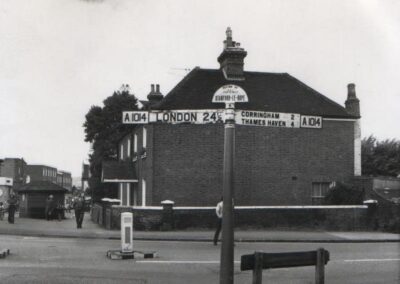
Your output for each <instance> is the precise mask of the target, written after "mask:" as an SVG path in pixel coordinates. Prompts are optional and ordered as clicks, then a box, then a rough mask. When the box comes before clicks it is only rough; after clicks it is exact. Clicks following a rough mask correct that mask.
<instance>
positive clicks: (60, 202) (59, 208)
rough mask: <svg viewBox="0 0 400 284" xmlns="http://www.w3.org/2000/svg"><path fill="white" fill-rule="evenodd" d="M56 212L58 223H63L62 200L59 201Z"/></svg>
mask: <svg viewBox="0 0 400 284" xmlns="http://www.w3.org/2000/svg"><path fill="white" fill-rule="evenodd" d="M56 210H57V217H58V221H61V220H62V219H63V216H64V205H63V202H62V200H59V201H58V203H57V209H56Z"/></svg>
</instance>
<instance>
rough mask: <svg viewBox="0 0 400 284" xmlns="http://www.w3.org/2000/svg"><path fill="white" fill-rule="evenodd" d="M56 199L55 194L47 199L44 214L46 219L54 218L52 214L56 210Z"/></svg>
mask: <svg viewBox="0 0 400 284" xmlns="http://www.w3.org/2000/svg"><path fill="white" fill-rule="evenodd" d="M54 207H55V206H54V199H53V195H51V194H50V195H49V196H48V197H47V199H46V206H45V208H44V214H45V217H46V220H47V221H49V220H51V219H52V215H53V212H54Z"/></svg>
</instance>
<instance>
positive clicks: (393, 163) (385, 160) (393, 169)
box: [361, 135, 400, 177]
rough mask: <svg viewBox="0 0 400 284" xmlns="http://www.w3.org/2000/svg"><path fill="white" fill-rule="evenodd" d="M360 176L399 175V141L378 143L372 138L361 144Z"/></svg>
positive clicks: (365, 139)
mask: <svg viewBox="0 0 400 284" xmlns="http://www.w3.org/2000/svg"><path fill="white" fill-rule="evenodd" d="M361 157H362V174H363V175H368V176H393V177H396V176H398V175H399V174H400V141H399V140H396V139H391V140H389V139H386V140H383V141H378V140H377V139H376V138H375V137H374V136H372V135H371V136H369V137H367V138H364V139H363V140H362V142H361Z"/></svg>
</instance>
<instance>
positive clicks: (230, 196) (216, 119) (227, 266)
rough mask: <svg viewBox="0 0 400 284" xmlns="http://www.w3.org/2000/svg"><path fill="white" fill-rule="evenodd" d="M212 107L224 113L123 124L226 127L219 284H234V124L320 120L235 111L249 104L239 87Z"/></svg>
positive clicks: (168, 113) (177, 114)
mask: <svg viewBox="0 0 400 284" xmlns="http://www.w3.org/2000/svg"><path fill="white" fill-rule="evenodd" d="M212 102H213V103H225V109H212V110H164V111H160V110H152V111H124V112H123V113H122V123H124V124H149V123H171V124H179V123H186V124H209V123H225V127H224V128H225V130H224V168H223V202H224V203H223V204H224V205H223V214H222V247H221V265H220V283H221V284H228V283H229V284H231V283H233V263H234V262H233V259H234V251H233V246H234V243H233V242H234V230H233V223H234V222H233V209H234V204H233V201H234V192H233V185H234V182H233V181H234V179H233V169H234V154H235V124H238V125H246V126H265V127H283V128H322V117H320V116H304V115H300V114H296V113H279V112H265V111H252V110H235V103H246V102H248V96H247V94H246V92H245V91H244V90H243V89H242V88H241V87H239V86H237V85H233V84H229V85H224V86H222V87H221V88H219V89H218V90H217V91H216V92H215V93H214V96H213V99H212Z"/></svg>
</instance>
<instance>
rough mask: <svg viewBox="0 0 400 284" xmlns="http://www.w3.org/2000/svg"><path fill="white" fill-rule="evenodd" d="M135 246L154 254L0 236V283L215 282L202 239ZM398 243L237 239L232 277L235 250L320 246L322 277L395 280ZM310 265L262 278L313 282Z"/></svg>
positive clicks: (246, 278) (242, 276)
mask: <svg viewBox="0 0 400 284" xmlns="http://www.w3.org/2000/svg"><path fill="white" fill-rule="evenodd" d="M134 245H135V249H137V250H147V251H157V253H158V257H157V258H155V259H135V260H110V259H108V258H107V257H106V251H107V250H109V249H118V247H119V241H117V240H102V239H72V238H39V237H22V236H6V235H2V236H0V248H9V249H10V250H11V253H12V254H11V255H9V256H8V257H6V258H5V259H0V283H32V284H34V283H140V284H142V283H143V284H144V283H146V284H147V283H163V284H165V283H173V284H179V283H185V284H186V283H191V284H195V283H209V284H211V283H218V279H219V257H220V255H219V254H220V246H218V247H215V246H213V245H212V244H211V243H206V242H155V241H135V243H134ZM399 245H400V244H399V243H323V244H318V243H237V244H236V246H235V283H251V279H252V273H251V271H250V272H248V271H246V272H241V271H240V269H239V267H240V263H239V260H240V255H242V254H248V253H252V252H254V251H255V250H259V251H265V252H285V251H302V250H314V249H316V248H318V247H324V248H325V249H327V250H328V251H330V256H331V261H330V262H329V263H328V265H327V267H326V272H325V276H326V283H341V284H342V283H400V250H399V249H400V247H399ZM314 271H315V270H314V267H299V268H282V269H275V270H268V271H267V270H265V271H264V273H263V280H264V282H265V283H314Z"/></svg>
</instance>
